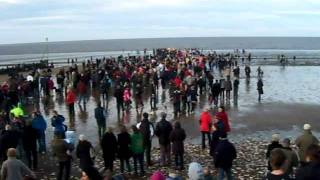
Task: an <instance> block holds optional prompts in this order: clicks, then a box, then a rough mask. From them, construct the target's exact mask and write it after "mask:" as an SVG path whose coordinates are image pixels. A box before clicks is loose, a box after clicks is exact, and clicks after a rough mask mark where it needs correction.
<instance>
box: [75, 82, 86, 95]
mask: <svg viewBox="0 0 320 180" xmlns="http://www.w3.org/2000/svg"><path fill="white" fill-rule="evenodd" d="M77 89H78V92H79V93H80V94H85V93H86V91H87V86H86V84H85V83H84V82H83V81H80V82H79V83H78V86H77Z"/></svg>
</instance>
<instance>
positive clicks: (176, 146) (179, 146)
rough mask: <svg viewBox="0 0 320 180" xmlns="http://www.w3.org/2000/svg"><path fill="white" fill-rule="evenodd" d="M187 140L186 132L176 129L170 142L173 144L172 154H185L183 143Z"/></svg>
mask: <svg viewBox="0 0 320 180" xmlns="http://www.w3.org/2000/svg"><path fill="white" fill-rule="evenodd" d="M185 139H186V132H185V131H184V129H182V128H175V129H174V130H173V131H172V132H171V134H170V141H171V142H172V153H173V154H175V155H176V154H183V153H184V144H183V141H184V140H185Z"/></svg>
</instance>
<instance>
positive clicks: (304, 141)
mask: <svg viewBox="0 0 320 180" xmlns="http://www.w3.org/2000/svg"><path fill="white" fill-rule="evenodd" d="M295 144H296V146H297V147H298V148H299V151H298V154H299V159H300V163H301V165H302V166H303V165H304V164H305V163H306V157H305V153H306V150H307V149H308V147H309V146H311V145H313V144H316V145H318V144H319V140H318V139H317V138H316V137H315V136H314V135H313V134H312V132H311V125H310V124H304V125H303V134H302V135H301V136H299V137H298V138H297V139H296V142H295Z"/></svg>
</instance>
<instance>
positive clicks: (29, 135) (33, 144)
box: [22, 121, 38, 170]
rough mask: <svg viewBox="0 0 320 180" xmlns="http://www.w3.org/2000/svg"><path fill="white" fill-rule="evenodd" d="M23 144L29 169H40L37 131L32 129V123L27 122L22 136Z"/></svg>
mask: <svg viewBox="0 0 320 180" xmlns="http://www.w3.org/2000/svg"><path fill="white" fill-rule="evenodd" d="M22 144H23V149H24V152H25V155H26V159H27V162H28V167H29V168H31V169H33V170H36V169H37V168H38V152H37V130H36V129H34V128H32V126H31V122H30V121H27V123H26V126H25V127H24V131H23V134H22Z"/></svg>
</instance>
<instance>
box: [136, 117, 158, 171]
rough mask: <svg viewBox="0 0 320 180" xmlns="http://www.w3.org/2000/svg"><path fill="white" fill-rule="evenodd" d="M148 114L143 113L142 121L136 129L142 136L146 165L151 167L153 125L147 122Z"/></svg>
mask: <svg viewBox="0 0 320 180" xmlns="http://www.w3.org/2000/svg"><path fill="white" fill-rule="evenodd" d="M148 116H149V115H148V113H143V120H142V121H141V123H139V124H138V125H137V126H138V129H139V130H140V132H141V134H142V135H143V146H144V150H145V154H146V159H147V165H148V166H151V154H150V153H151V146H152V144H151V142H152V136H153V134H154V128H153V124H152V123H151V122H150V121H149V120H148Z"/></svg>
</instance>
